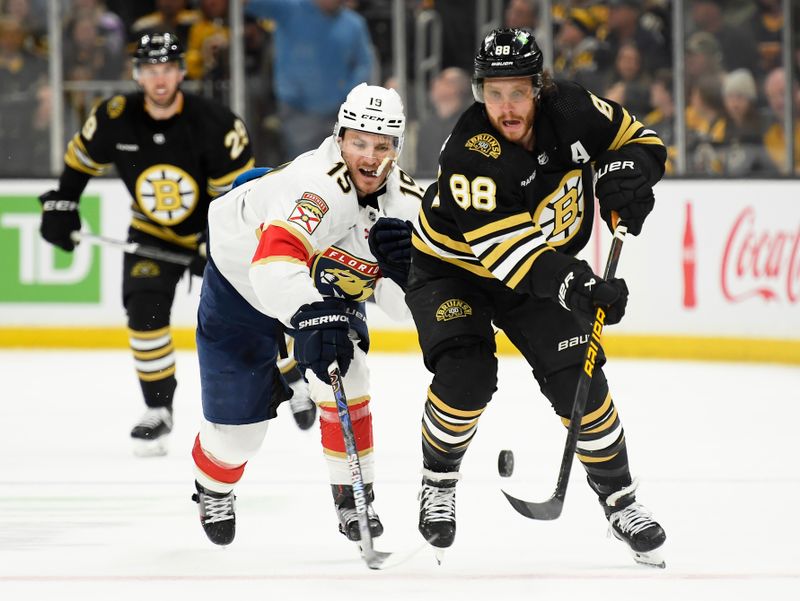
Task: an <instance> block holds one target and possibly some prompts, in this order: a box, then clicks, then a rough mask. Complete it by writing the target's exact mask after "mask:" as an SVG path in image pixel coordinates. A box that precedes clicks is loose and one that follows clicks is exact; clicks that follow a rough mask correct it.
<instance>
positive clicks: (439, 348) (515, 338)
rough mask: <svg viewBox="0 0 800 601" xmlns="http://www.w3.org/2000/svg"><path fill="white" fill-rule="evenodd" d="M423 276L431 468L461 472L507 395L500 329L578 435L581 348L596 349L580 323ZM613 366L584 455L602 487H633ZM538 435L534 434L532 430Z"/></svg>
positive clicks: (548, 304)
mask: <svg viewBox="0 0 800 601" xmlns="http://www.w3.org/2000/svg"><path fill="white" fill-rule="evenodd" d="M413 271H414V268H412V272H413ZM420 273H421V272H420V271H419V270H417V277H418V278H419V279H416V280H412V286H411V287H410V289H409V292H408V294H407V297H406V299H407V301H408V304H409V307H410V308H411V311H412V314H413V316H414V321H415V323H416V326H417V331H418V333H419V339H420V346H421V348H422V351H423V357H424V360H425V364H426V366H427V367H428V369H429V370H430V371H431V372H433V374H434V376H433V380H432V382H431V385H430V387H429V388H428V393H427V398H426V401H425V409H424V413H423V419H422V450H423V459H424V464H425V467H426V468H427V469H431V470H434V471H440V472H442V471H443V472H454V471H458V468H459V466H460V464H461V461H462V459H463V457H464V454H465V453H466V451H467V448H468V447H469V444H470V442H471V441H472V440H473V438H474V436H475V434H476V432H477V426H478V420H479V418H480V416H481V414H482V413H483V411H484V410H485V409H486V406H487V404H488V403H489V401H490V400H491V398H492V396H493V395H494V392H495V391H496V390H497V385H498V382H497V357H496V355H495V353H496V345H495V339H494V331H493V328H492V324H493V323H494V324H496V325H497V326H498V327H499V328H501V329H502V330H504V331H505V332H506V334H507V335H508V338H509V339H510V340H511V342H512V343H513V344H514V346H516V347H517V349H519V351H520V352H521V353H522V354H523V355H524V357H525V359H526V360H527V361H528V363H529V364H530V365H531V367H532V369H533V374H534V377H535V378H536V380H537V382H538V383H539V386H540V388H541V390H542V392H543V393H544V395H545V396H546V397H547V399H548V400H549V401H550V404H551V405H552V407H553V409H554V411H555V412H556V414H557V415H559V416H560V417H561V418H562V421H563V422H564V424H565V425H569V416H570V413H571V410H572V403H573V400H574V395H575V387H576V385H577V381H578V374H579V373H580V372H579V370H580V369H581V366H582V364H583V352H584V348H585V346H584V345H583V344H581V343H580V342H581V341H583V342H585V340H586V337H585V333H584V332H582V330H581V328H580V326H579V325H578V324H577V322H576V321H575V320H574V319H573V317H572V315H571V314H570V313H569V312H568V311H565V310H564V309H562V308H561V307H560V306H559V305H557V304H556V303H554V302H552V301H550V300H540V299H534V298H532V297H530V296H527V295H520V294H516V293H514V292H512V291H510V290H508V289H505V288H502V287H499V286H498V287H485V288H482V287H479V286H475V285H474V284H473V283H468V282H465V281H463V280H461V279H457V278H425V277H419V275H420ZM424 275H425V274H423V276H424ZM604 363H605V355H604V354H603V353H602V352H601V354H600V357H598V360H597V363H596V365H597V367H596V369H595V372H594V377H593V379H592V384H591V386H590V389H589V399H588V402H587V407H586V412H585V415H584V418H583V419H582V421H581V431H580V435H579V441H578V449H577V455H578V458H579V459H580V461H581V463H582V464H583V466H584V468H585V469H586V471H587V473H588V475H589V476H590V478H591V479H592V481H594V482H595V483H598V484H603V485H606V484H612V483H613V484H614V485H615V486H616V485H620V484H621V485H627V484H629V483H630V474H629V472H628V458H627V450H626V446H625V436H624V431H623V429H622V424H621V422H620V419H619V416H618V414H617V410H616V407H615V406H614V403H613V400H612V398H611V395H610V393H609V390H608V384H607V382H606V378H605V375H604V374H603V370H602V365H603V364H604ZM501 385H502V384H501ZM521 417H523V416H521ZM534 427H535V426H534V424H531V430H533V428H534Z"/></svg>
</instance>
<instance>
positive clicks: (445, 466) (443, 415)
mask: <svg viewBox="0 0 800 601" xmlns="http://www.w3.org/2000/svg"><path fill="white" fill-rule="evenodd" d="M484 409H486V407H485V406H484V407H482V408H480V409H473V410H464V409H456V408H454V407H451V406H450V405H448V404H447V403H445V402H444V401H442V399H440V398H439V397H438V396H436V395H435V394H434V393H433V391H432V390H431V389H430V388H428V398H427V400H426V401H425V412H424V414H423V416H422V455H423V459H424V463H425V467H426V468H428V469H432V470H434V471H437V472H457V471H458V466H459V465H460V464H461V459H462V458H463V457H464V453H466V452H467V447H468V446H469V443H470V442H471V441H472V437H473V436H475V432H476V431H477V428H478V418H480V416H481V414H482V413H483V411H484Z"/></svg>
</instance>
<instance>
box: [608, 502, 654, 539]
mask: <svg viewBox="0 0 800 601" xmlns="http://www.w3.org/2000/svg"><path fill="white" fill-rule="evenodd" d="M608 523H609V525H610V526H614V525H616V527H617V528H619V529H620V530H621V531H622V532H626V533H628V534H638V533H639V532H641V531H642V530H646V529H647V528H650V527H651V526H655V525H656V522H655V520H653V517H652V514H651V513H650V511H648V510H647V509H646V508H645V507H644V506H643V505H640V504H639V503H633V504H631V505H628V506H627V507H625V508H624V509H620V510H619V511H615V512H614V513H612V514H611V515H610V516H608Z"/></svg>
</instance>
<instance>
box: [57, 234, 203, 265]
mask: <svg viewBox="0 0 800 601" xmlns="http://www.w3.org/2000/svg"><path fill="white" fill-rule="evenodd" d="M70 238H72V241H73V242H74V243H75V244H80V243H81V242H89V243H92V244H98V245H104V246H111V247H114V248H118V249H120V250H121V251H123V252H126V253H128V254H131V255H138V256H140V257H145V258H146V259H155V260H157V261H166V262H167V263H175V264H176V265H189V264H190V263H191V262H192V261H194V258H195V257H194V255H191V254H183V253H178V252H172V251H169V250H164V249H163V248H158V247H157V246H147V245H143V244H139V243H138V242H127V241H125V240H117V239H116V238H108V237H106V236H98V235H97V234H90V233H88V232H72V234H71V235H70ZM198 254H200V256H202V257H205V246H203V247H202V248H198Z"/></svg>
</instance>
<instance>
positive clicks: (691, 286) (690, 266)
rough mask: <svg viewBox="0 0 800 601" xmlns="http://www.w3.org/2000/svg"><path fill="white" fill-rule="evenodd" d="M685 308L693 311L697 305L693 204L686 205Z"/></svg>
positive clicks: (684, 251) (684, 239) (684, 248)
mask: <svg viewBox="0 0 800 601" xmlns="http://www.w3.org/2000/svg"><path fill="white" fill-rule="evenodd" d="M682 251H683V306H684V307H686V308H687V309H692V308H694V307H695V306H696V305H697V296H696V294H695V286H696V281H695V280H696V277H695V248H694V227H693V226H692V203H691V202H687V203H686V220H685V222H684V225H683V249H682Z"/></svg>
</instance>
